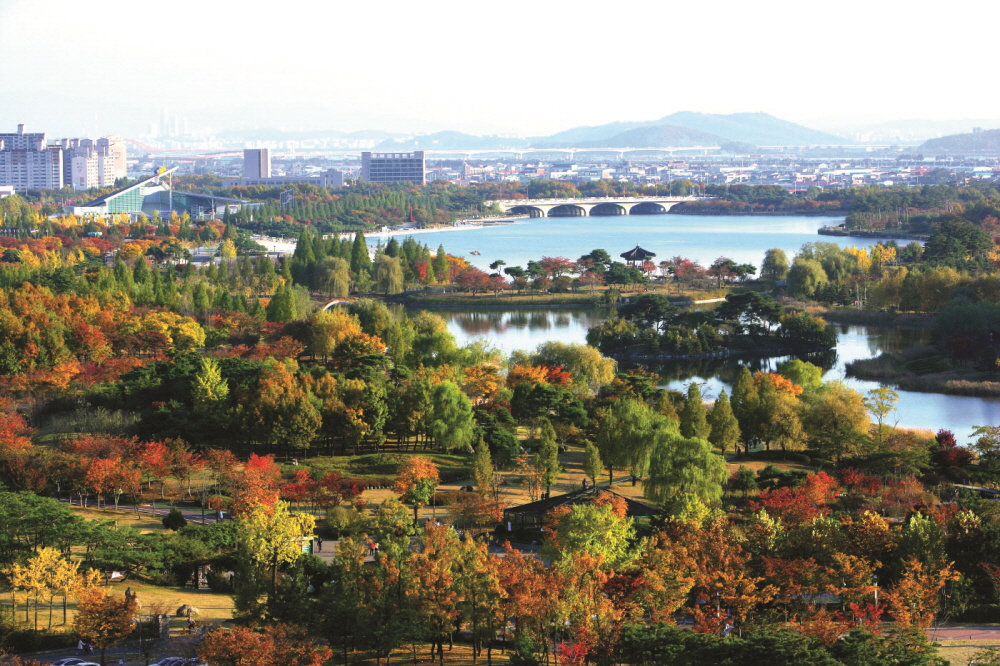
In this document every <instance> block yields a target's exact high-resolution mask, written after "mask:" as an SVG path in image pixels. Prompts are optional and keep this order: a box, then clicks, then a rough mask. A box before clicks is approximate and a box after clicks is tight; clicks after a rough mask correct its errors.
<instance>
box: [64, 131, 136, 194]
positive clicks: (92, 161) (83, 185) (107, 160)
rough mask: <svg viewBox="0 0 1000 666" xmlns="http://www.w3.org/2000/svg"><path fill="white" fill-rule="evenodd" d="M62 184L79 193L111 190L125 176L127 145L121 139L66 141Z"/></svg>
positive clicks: (104, 138)
mask: <svg viewBox="0 0 1000 666" xmlns="http://www.w3.org/2000/svg"><path fill="white" fill-rule="evenodd" d="M60 144H61V145H62V149H63V153H64V157H63V160H64V170H65V173H64V177H63V182H64V183H66V184H68V185H70V186H72V187H73V189H76V190H89V189H90V188H92V187H110V186H112V185H114V184H115V180H117V179H118V178H124V177H125V175H126V170H127V169H126V167H127V163H126V154H125V142H124V141H123V140H122V138H121V137H117V136H105V137H101V138H100V139H98V140H97V141H94V140H92V139H63V140H62V141H61V142H60Z"/></svg>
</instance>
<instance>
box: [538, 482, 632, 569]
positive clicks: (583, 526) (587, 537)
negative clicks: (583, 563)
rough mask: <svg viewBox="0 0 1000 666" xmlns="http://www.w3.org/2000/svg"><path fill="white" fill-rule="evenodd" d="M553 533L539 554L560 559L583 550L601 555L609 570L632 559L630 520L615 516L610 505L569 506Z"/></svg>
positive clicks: (555, 559)
mask: <svg viewBox="0 0 1000 666" xmlns="http://www.w3.org/2000/svg"><path fill="white" fill-rule="evenodd" d="M601 492H604V491H601ZM555 532H556V534H555V538H550V539H547V540H546V541H545V544H544V545H543V546H542V551H541V553H540V554H541V555H542V557H550V558H552V559H553V560H554V561H559V560H563V559H565V558H567V557H569V556H571V555H573V554H578V553H579V554H582V553H586V554H589V555H594V556H598V557H601V558H603V561H604V566H605V567H607V568H609V569H617V568H620V567H622V566H624V565H626V564H627V563H628V561H629V560H630V559H631V556H632V554H631V553H630V551H629V543H630V542H631V540H632V539H633V538H634V537H635V529H634V528H633V527H632V520H631V519H630V518H624V517H621V516H619V515H617V514H616V513H615V510H614V507H613V506H612V505H610V504H604V505H595V504H578V505H576V506H574V507H572V508H571V509H570V510H569V512H568V513H566V514H563V515H562V516H561V517H560V518H559V520H558V524H557V526H556V530H555Z"/></svg>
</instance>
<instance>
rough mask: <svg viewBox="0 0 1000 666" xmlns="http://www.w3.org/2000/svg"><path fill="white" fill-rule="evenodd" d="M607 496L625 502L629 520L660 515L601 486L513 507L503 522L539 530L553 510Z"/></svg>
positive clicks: (504, 516)
mask: <svg viewBox="0 0 1000 666" xmlns="http://www.w3.org/2000/svg"><path fill="white" fill-rule="evenodd" d="M607 495H611V496H614V497H618V498H620V499H622V500H624V501H625V506H626V507H627V508H626V511H625V515H626V516H628V517H629V518H642V517H649V516H656V515H658V514H659V513H660V512H659V511H657V510H656V509H654V508H653V507H651V506H648V505H646V504H643V503H642V502H637V501H635V500H634V499H631V498H629V497H625V496H624V495H619V494H618V493H616V492H615V491H613V490H609V489H607V488H601V487H600V486H589V487H587V488H580V489H578V490H574V491H573V492H569V493H566V494H565V495H556V496H555V497H549V498H546V499H541V500H538V501H537V502H530V503H528V504H522V505H521V506H512V507H510V508H509V509H504V512H503V521H504V523H505V524H509V525H510V526H511V527H512V528H514V529H517V528H521V527H526V528H535V529H537V528H539V527H542V525H544V524H545V518H546V516H547V515H548V514H549V513H550V512H551V511H552V510H553V509H556V508H558V507H561V506H566V507H572V506H577V505H583V504H593V503H594V502H595V501H597V499H598V498H599V497H601V496H607Z"/></svg>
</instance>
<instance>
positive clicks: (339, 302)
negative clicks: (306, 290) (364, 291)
mask: <svg viewBox="0 0 1000 666" xmlns="http://www.w3.org/2000/svg"><path fill="white" fill-rule="evenodd" d="M353 302H354V301H345V300H344V299H342V298H335V299H333V300H332V301H330V302H329V303H327V304H326V305H324V306H323V309H324V310H329V309H330V308H332V307H334V306H335V305H351V304H352V303H353Z"/></svg>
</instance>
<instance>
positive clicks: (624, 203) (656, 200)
mask: <svg viewBox="0 0 1000 666" xmlns="http://www.w3.org/2000/svg"><path fill="white" fill-rule="evenodd" d="M703 199H704V197H594V198H587V199H505V200H498V201H490V202H486V203H487V204H491V203H493V204H497V205H499V206H500V207H501V208H503V210H504V212H505V213H507V214H509V215H530V216H531V217H584V216H586V215H656V214H662V213H666V212H667V211H668V210H670V209H671V208H672V207H673V206H676V205H677V204H679V203H682V202H684V201H701V200H703Z"/></svg>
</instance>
